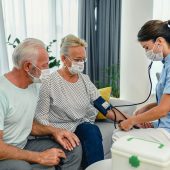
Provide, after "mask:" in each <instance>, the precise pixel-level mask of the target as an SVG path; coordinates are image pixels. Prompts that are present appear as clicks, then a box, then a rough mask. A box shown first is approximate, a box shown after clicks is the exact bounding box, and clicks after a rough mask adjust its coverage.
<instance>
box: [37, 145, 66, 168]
mask: <svg viewBox="0 0 170 170" xmlns="http://www.w3.org/2000/svg"><path fill="white" fill-rule="evenodd" d="M38 156H39V161H38V163H39V164H41V165H45V166H54V165H58V164H59V163H60V159H61V158H66V155H65V153H64V152H63V151H62V150H61V149H57V148H52V149H48V150H46V151H44V152H40V153H39V155H38Z"/></svg>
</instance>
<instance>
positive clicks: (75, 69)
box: [68, 61, 84, 74]
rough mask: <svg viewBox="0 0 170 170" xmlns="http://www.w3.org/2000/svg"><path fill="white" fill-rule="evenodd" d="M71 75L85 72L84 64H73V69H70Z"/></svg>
mask: <svg viewBox="0 0 170 170" xmlns="http://www.w3.org/2000/svg"><path fill="white" fill-rule="evenodd" d="M68 70H69V71H70V73H71V74H78V73H81V72H83V70H84V62H74V61H73V62H72V64H71V67H68Z"/></svg>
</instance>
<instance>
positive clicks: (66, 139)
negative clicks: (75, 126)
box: [52, 128, 80, 151]
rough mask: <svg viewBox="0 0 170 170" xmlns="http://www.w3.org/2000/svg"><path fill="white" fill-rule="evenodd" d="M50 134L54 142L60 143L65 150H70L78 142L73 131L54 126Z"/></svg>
mask: <svg viewBox="0 0 170 170" xmlns="http://www.w3.org/2000/svg"><path fill="white" fill-rule="evenodd" d="M52 136H53V137H54V139H55V140H56V142H58V143H59V144H61V145H62V146H63V147H64V148H65V149H66V150H70V151H71V150H73V148H75V147H76V146H77V145H79V144H80V140H79V139H78V137H77V136H76V135H75V134H74V133H72V132H69V131H67V130H65V129H60V128H56V130H55V131H54V132H53V134H52Z"/></svg>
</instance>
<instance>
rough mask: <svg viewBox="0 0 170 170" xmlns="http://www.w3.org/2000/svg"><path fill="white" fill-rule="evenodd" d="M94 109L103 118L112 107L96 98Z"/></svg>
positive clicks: (100, 98)
mask: <svg viewBox="0 0 170 170" xmlns="http://www.w3.org/2000/svg"><path fill="white" fill-rule="evenodd" d="M93 103H94V107H95V108H96V109H97V110H99V111H100V112H101V113H102V114H103V115H104V116H106V114H107V111H108V110H110V109H112V108H113V107H112V105H111V104H109V103H108V102H107V101H106V100H104V99H103V98H102V97H101V96H100V97H99V98H97V99H96V100H95V101H94V102H93Z"/></svg>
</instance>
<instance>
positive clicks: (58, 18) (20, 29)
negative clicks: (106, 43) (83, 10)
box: [2, 0, 78, 69]
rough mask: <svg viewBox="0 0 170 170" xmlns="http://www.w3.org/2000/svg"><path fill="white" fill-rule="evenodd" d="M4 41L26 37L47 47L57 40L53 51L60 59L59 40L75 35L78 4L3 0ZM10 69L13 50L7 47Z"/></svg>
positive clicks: (55, 0)
mask: <svg viewBox="0 0 170 170" xmlns="http://www.w3.org/2000/svg"><path fill="white" fill-rule="evenodd" d="M2 6H3V15H4V22H5V31H6V39H7V38H8V36H9V35H10V34H11V39H12V40H14V39H15V38H16V37H18V38H19V39H20V40H23V39H24V38H26V37H34V38H38V39H41V40H42V41H43V42H45V43H46V44H48V43H49V42H50V41H51V40H53V39H56V40H57V44H56V45H54V47H53V49H52V51H53V52H54V54H53V55H54V56H56V57H57V58H59V45H60V40H61V38H62V37H64V36H65V35H67V34H70V33H71V34H75V35H78V0H71V1H70V0H15V1H14V0H2ZM7 48H8V58H9V67H10V69H11V68H12V67H13V64H12V57H11V55H12V52H13V48H12V47H11V46H8V47H7Z"/></svg>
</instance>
